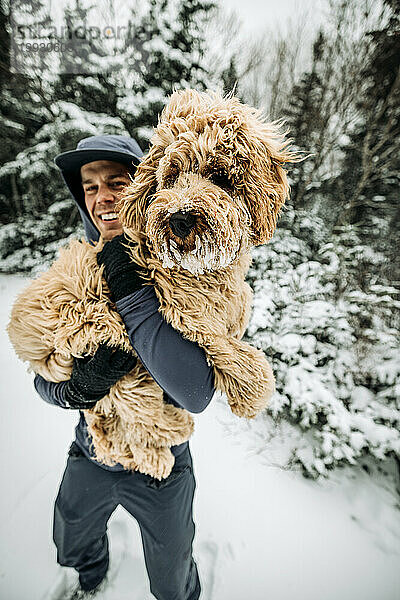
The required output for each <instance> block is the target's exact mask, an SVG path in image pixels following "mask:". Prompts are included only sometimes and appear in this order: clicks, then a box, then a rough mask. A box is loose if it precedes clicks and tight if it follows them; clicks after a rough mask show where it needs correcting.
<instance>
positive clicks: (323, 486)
mask: <svg viewBox="0 0 400 600" xmlns="http://www.w3.org/2000/svg"><path fill="white" fill-rule="evenodd" d="M26 281H27V280H26V279H25V278H22V277H17V276H9V275H8V276H4V275H3V276H1V275H0V324H1V326H0V357H1V380H0V394H1V401H2V412H1V415H2V419H1V425H0V445H1V463H0V470H1V471H0V476H1V490H2V493H1V494H0V514H1V529H0V540H1V541H0V544H1V545H0V598H2V599H3V598H4V600H51V599H52V598H54V597H55V596H56V593H57V590H58V589H60V587H62V585H63V579H66V580H67V581H74V577H75V573H74V571H73V570H71V569H66V568H61V567H59V566H58V565H57V563H56V550H55V546H54V544H53V542H52V537H51V526H52V511H53V503H54V500H55V497H56V494H57V490H58V485H59V483H60V481H61V476H62V473H63V469H64V466H65V462H66V455H67V450H68V447H69V444H70V441H71V439H72V437H73V430H74V426H75V424H76V421H77V415H76V414H75V413H74V411H63V410H61V409H58V408H56V407H52V406H50V405H47V404H46V403H44V402H42V401H41V399H40V398H39V396H38V395H37V394H36V392H35V390H34V388H33V384H32V380H33V374H29V373H27V368H26V365H25V364H23V363H22V362H20V361H19V360H18V359H17V357H16V355H15V354H14V351H13V349H12V347H11V345H10V343H9V340H8V337H7V334H6V331H5V327H6V325H7V323H8V319H9V313H10V308H11V305H12V302H13V300H14V298H15V295H16V294H17V293H18V291H19V290H20V289H21V288H22V287H23V286H24V285H25V284H26ZM194 418H195V424H196V429H195V433H194V435H193V437H192V438H191V442H190V445H191V452H192V456H193V463H194V470H195V477H196V481H197V487H196V492H195V499H194V521H195V523H196V536H195V540H194V557H195V560H196V562H197V564H198V568H199V573H200V578H201V581H202V587H203V591H202V595H201V600H244V599H247V598H249V599H250V600H294V599H296V600H378V599H379V600H398V598H399V597H400V569H399V566H400V525H399V518H398V517H399V512H398V504H399V498H398V496H397V497H396V492H395V490H394V489H393V486H389V485H385V481H386V479H385V478H384V477H383V475H382V476H381V477H379V476H375V477H372V478H371V477H370V476H369V475H367V473H366V472H365V471H363V470H362V469H358V468H353V469H350V468H348V469H342V470H340V471H339V470H337V471H334V472H333V474H332V476H331V478H330V479H329V480H325V481H323V482H314V481H311V480H306V479H304V478H303V477H302V475H301V474H300V473H298V472H294V471H290V470H285V469H282V468H280V467H279V466H278V465H279V457H277V456H276V455H274V450H273V447H272V446H267V445H266V441H265V440H266V439H267V437H268V431H265V435H264V430H265V428H266V424H265V423H264V421H263V419H262V417H258V418H257V419H255V420H254V421H252V422H247V421H245V420H241V419H238V418H237V417H236V416H235V415H233V414H232V413H231V411H230V409H229V407H228V406H227V405H226V404H225V402H224V401H223V400H222V399H214V400H213V402H212V403H211V404H210V406H209V407H208V408H207V410H206V411H204V412H203V413H201V414H199V415H194ZM109 537H110V545H111V560H113V559H114V561H113V563H114V564H112V565H111V568H112V569H113V578H112V581H111V583H110V585H109V588H108V589H107V591H105V592H104V594H103V595H102V596H101V600H128V599H129V600H151V599H152V598H154V597H153V596H152V594H151V593H150V589H149V583H148V578H147V573H146V569H145V563H144V557H143V550H142V546H141V540H140V533H139V527H138V525H137V523H136V521H135V520H134V519H133V518H132V517H131V516H130V515H128V513H126V512H125V511H124V509H122V508H121V507H118V509H117V510H116V511H115V513H114V514H113V516H112V517H111V519H110V522H109ZM99 600H100V599H99Z"/></svg>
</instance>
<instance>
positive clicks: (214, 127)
mask: <svg viewBox="0 0 400 600" xmlns="http://www.w3.org/2000/svg"><path fill="white" fill-rule="evenodd" d="M279 127H280V125H279V124H278V123H277V122H274V123H266V122H265V121H264V119H263V118H262V116H261V114H260V112H259V111H258V110H256V109H254V108H251V107H250V106H247V105H245V104H242V103H241V102H240V101H239V100H237V99H236V98H234V97H232V96H228V97H225V98H224V97H222V96H221V95H219V94H218V93H215V92H207V93H206V92H202V93H200V92H196V91H194V90H184V91H178V92H174V93H173V94H172V96H171V98H170V101H169V103H168V104H167V106H166V107H165V108H164V110H163V112H162V114H161V117H160V119H159V123H158V126H157V127H156V129H155V134H154V136H153V138H152V140H151V148H150V150H149V152H148V154H147V155H146V157H145V158H144V159H143V161H142V162H141V164H140V165H139V166H138V168H137V171H136V174H135V178H134V180H133V182H132V184H131V185H130V186H129V187H128V188H126V189H125V192H124V194H123V196H122V197H121V199H120V201H119V203H118V206H117V210H118V212H119V218H120V220H121V222H122V223H123V225H124V227H125V228H126V229H127V230H128V232H129V229H131V230H135V231H136V232H138V231H139V232H141V233H142V235H143V239H145V240H146V244H147V247H148V249H149V251H150V252H151V253H152V254H155V255H156V256H157V257H158V258H159V260H161V261H162V262H163V266H164V267H170V268H173V267H176V266H178V265H180V266H181V267H182V268H184V269H187V270H188V271H190V272H192V273H195V274H198V273H204V272H205V271H215V270H218V269H221V268H223V267H226V266H227V265H229V264H231V263H232V262H233V261H234V260H235V258H236V256H237V254H238V252H239V251H240V249H241V248H249V247H250V246H252V245H258V244H263V243H265V242H267V241H268V240H269V239H270V238H271V236H272V235H273V233H274V230H275V227H276V221H277V217H278V214H279V211H280V209H281V207H282V205H283V203H284V202H285V199H286V197H287V196H288V193H289V185H288V182H287V178H286V173H285V171H284V169H283V168H282V165H283V164H284V163H286V162H294V161H296V160H298V159H299V156H298V155H297V154H296V153H294V152H292V151H291V150H289V149H288V148H287V146H288V144H289V142H290V140H286V141H285V139H284V134H283V133H281V132H280V129H279Z"/></svg>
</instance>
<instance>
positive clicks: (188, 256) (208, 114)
mask: <svg viewBox="0 0 400 600" xmlns="http://www.w3.org/2000/svg"><path fill="white" fill-rule="evenodd" d="M285 133H286V132H285ZM285 133H282V132H281V131H280V123H278V122H274V123H267V122H265V120H264V118H263V117H262V115H261V113H260V112H259V111H258V110H256V109H254V108H251V107H249V106H247V105H245V104H243V103H241V102H240V101H239V100H238V99H236V98H234V97H233V96H231V95H229V96H228V97H222V96H221V95H220V94H218V93H215V92H203V93H199V92H196V91H194V90H183V91H178V92H174V94H173V95H172V96H171V98H170V101H169V103H168V104H167V106H166V107H165V108H164V110H163V112H162V114H161V116H160V119H159V123H158V126H157V127H156V129H155V133H154V136H153V138H152V140H151V147H150V150H149V152H148V154H147V155H146V156H145V158H144V159H143V161H142V162H141V163H140V165H139V166H138V168H137V171H136V174H135V177H134V180H133V181H132V183H131V185H129V186H128V187H127V188H125V190H124V192H123V194H122V196H121V198H120V199H119V201H118V203H117V206H116V210H117V212H118V216H119V219H120V221H121V223H122V224H123V227H124V230H125V232H126V234H127V236H128V239H129V247H128V250H129V252H130V254H131V257H132V259H133V260H134V261H135V262H136V263H137V264H138V265H140V267H142V269H141V272H142V273H143V277H144V280H145V284H146V285H147V284H148V285H153V286H154V288H155V291H156V294H157V297H158V299H159V302H160V311H161V313H162V315H163V317H164V319H165V320H166V321H167V322H169V323H170V324H171V325H172V326H173V327H174V328H175V329H176V330H178V331H180V332H181V333H182V334H183V336H184V337H186V338H187V339H189V340H191V341H194V342H197V343H198V344H199V345H200V346H202V347H203V348H204V350H205V352H206V356H207V360H208V362H209V364H210V365H212V366H213V370H214V379H215V387H216V389H217V390H219V391H221V392H223V393H225V394H226V397H227V400H228V402H229V405H230V407H231V410H232V411H233V412H234V413H235V414H236V415H238V416H241V417H246V418H253V417H254V416H256V415H257V414H258V413H259V412H260V411H261V410H263V409H264V408H265V407H266V406H267V403H268V399H269V398H270V396H271V394H272V393H273V392H274V389H275V381H274V376H273V373H272V370H271V367H270V365H269V363H268V361H267V360H266V358H265V355H264V353H263V352H262V351H261V350H258V349H256V348H254V347H252V346H251V345H250V344H247V343H245V342H243V341H241V338H242V336H243V334H244V332H245V329H246V327H247V324H248V321H249V317H250V309H251V300H252V293H251V289H250V287H249V285H248V284H247V283H246V282H245V276H246V273H247V271H248V268H249V266H250V263H251V255H250V249H251V247H252V246H254V245H258V244H264V243H266V242H268V240H269V239H270V238H271V236H272V235H273V233H274V230H275V228H276V223H277V218H278V215H279V211H280V209H281V207H282V205H283V204H284V202H285V199H286V198H287V196H288V194H289V185H288V182H287V178H286V173H285V171H284V169H283V168H282V165H283V164H284V163H287V162H295V161H297V160H299V156H298V155H297V154H296V153H295V152H293V151H292V150H290V149H289V148H288V146H289V143H290V140H287V139H285ZM177 214H178V215H181V216H182V215H183V218H184V219H186V218H187V217H189V221H188V223H190V232H188V233H187V234H185V235H182V234H176V228H174V227H173V226H172V221H171V217H172V216H173V215H175V216H176V215H177ZM174 231H175V233H174ZM102 246H103V243H102V242H101V241H100V242H99V243H98V244H97V245H96V246H95V247H93V246H91V245H90V244H88V243H86V242H85V241H84V240H81V241H78V240H76V241H73V242H72V243H71V244H70V245H69V247H68V248H65V249H62V250H60V256H59V258H58V259H57V260H56V261H55V262H54V263H53V265H52V266H51V268H50V269H49V271H48V272H47V273H44V274H42V275H40V276H39V277H38V278H37V279H36V280H34V281H33V282H32V283H31V284H30V285H29V286H28V288H27V289H26V290H24V291H23V292H22V293H21V294H20V295H19V297H18V298H17V300H16V302H15V304H14V306H13V310H12V314H11V320H10V323H9V326H8V333H9V336H10V339H11V341H12V343H13V345H14V347H15V350H16V352H17V354H18V356H19V357H20V358H21V359H23V360H27V361H29V362H30V366H31V368H32V369H33V370H34V371H36V372H39V373H40V374H41V375H42V376H43V377H45V378H47V379H48V380H52V381H62V380H65V379H68V378H69V375H70V372H71V367H72V360H73V356H82V355H84V354H93V353H94V352H95V351H96V349H97V347H98V345H99V344H100V343H102V342H108V343H109V344H111V345H112V346H116V347H117V346H119V347H122V348H124V349H126V350H130V351H132V352H133V350H132V348H131V346H130V343H129V339H128V337H127V334H126V331H125V328H124V326H123V322H122V319H121V317H120V316H119V314H118V312H117V311H116V309H115V305H114V304H113V303H112V301H111V300H110V294H109V290H108V288H107V285H106V283H105V281H104V279H103V278H102V268H99V267H98V265H97V262H96V253H97V252H98V251H99V250H100V249H101V248H102ZM85 418H86V420H87V423H88V430H89V432H90V434H91V435H92V437H93V445H94V448H95V453H96V458H97V460H99V461H101V462H103V463H105V464H109V465H111V464H114V463H115V462H120V463H121V464H123V465H124V467H125V468H127V469H131V470H139V471H141V472H143V473H147V474H149V475H151V476H153V477H156V478H158V479H162V478H164V477H167V476H168V475H169V473H170V471H171V469H172V466H173V463H174V456H173V454H172V453H171V451H170V447H171V446H172V445H175V444H180V443H182V442H184V441H185V440H187V439H189V437H190V436H191V434H192V433H193V428H194V425H193V419H192V417H191V415H190V414H189V413H188V412H187V411H186V410H184V409H180V408H176V407H174V406H172V405H169V404H166V403H165V402H163V393H162V390H161V389H160V388H159V386H158V385H157V384H156V383H155V382H154V380H153V379H152V378H151V376H150V375H149V374H148V372H147V371H146V369H145V368H144V366H143V365H142V364H141V362H140V360H138V362H137V364H136V366H135V368H134V369H133V371H132V372H131V373H129V374H128V375H126V376H125V377H123V378H122V379H121V380H120V381H119V382H118V383H117V384H116V385H115V386H113V388H112V389H111V391H110V393H109V395H108V396H106V397H105V398H103V399H102V400H100V401H99V402H98V403H97V404H96V406H95V407H94V408H93V409H91V410H86V411H85Z"/></svg>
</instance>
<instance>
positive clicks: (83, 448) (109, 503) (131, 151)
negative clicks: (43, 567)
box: [34, 135, 215, 600]
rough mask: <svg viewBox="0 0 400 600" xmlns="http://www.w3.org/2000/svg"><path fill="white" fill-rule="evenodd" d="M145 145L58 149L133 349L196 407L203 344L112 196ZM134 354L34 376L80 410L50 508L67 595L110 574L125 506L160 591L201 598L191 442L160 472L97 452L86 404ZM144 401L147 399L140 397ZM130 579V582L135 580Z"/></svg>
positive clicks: (203, 387) (79, 596) (171, 397)
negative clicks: (129, 235)
mask: <svg viewBox="0 0 400 600" xmlns="http://www.w3.org/2000/svg"><path fill="white" fill-rule="evenodd" d="M141 156H142V152H141V150H140V147H139V145H138V144H137V143H136V141H135V140H134V139H132V138H130V137H124V136H113V135H108V136H93V137H89V138H85V139H84V140H81V141H80V142H79V143H78V146H77V148H76V150H71V151H69V152H64V153H63V154H60V155H59V156H57V157H56V158H55V163H56V165H57V166H58V167H59V168H60V169H61V172H62V175H63V177H64V181H65V183H66V184H67V186H68V188H69V190H70V191H71V194H72V197H73V199H74V201H75V203H76V205H77V207H78V210H79V212H80V215H81V218H82V221H83V225H84V228H85V233H86V239H87V241H89V242H90V243H92V244H96V243H97V242H98V241H99V239H100V237H101V238H102V239H103V240H105V241H106V243H105V244H104V247H103V249H102V250H101V252H99V253H98V254H97V258H98V262H99V264H104V267H105V268H104V276H105V278H106V280H107V283H108V286H109V289H110V292H111V296H112V299H113V300H114V302H115V305H116V308H117V310H118V312H119V314H120V315H121V317H122V320H123V322H124V324H125V327H126V330H127V334H128V336H129V339H130V341H131V344H132V347H133V348H134V350H135V352H136V355H137V356H138V357H139V359H140V361H141V362H142V364H143V365H144V367H145V368H146V369H147V370H148V372H149V373H150V374H151V376H152V377H153V379H154V380H155V381H156V382H157V383H158V385H159V386H160V388H161V389H162V390H163V391H164V401H165V402H167V403H170V404H173V405H174V406H177V407H180V408H185V409H186V410H188V411H190V412H194V413H198V412H201V411H203V410H204V409H205V408H206V406H207V405H208V404H209V402H210V401H211V399H212V396H213V394H214V391H215V388H214V373H213V369H212V367H210V366H209V365H208V364H207V359H206V355H205V352H204V350H203V349H202V348H200V346H198V345H197V344H196V343H194V342H190V341H189V340H187V339H185V338H183V336H182V335H181V334H180V333H179V332H178V331H176V330H175V329H173V328H172V326H171V325H170V324H169V323H167V322H166V321H164V319H163V317H162V315H161V313H160V312H159V306H160V305H159V302H158V299H157V296H156V294H155V291H154V288H153V287H152V286H144V285H143V282H142V280H141V279H140V277H139V276H138V275H137V273H136V266H135V264H134V263H132V261H131V260H130V258H129V256H128V255H127V253H126V251H125V248H124V245H123V237H124V236H123V229H122V226H121V224H120V222H119V220H118V216H117V214H116V213H115V202H116V201H117V199H118V197H119V194H120V192H121V191H123V189H124V187H125V186H126V185H128V184H129V182H130V180H131V177H132V176H133V174H134V172H135V169H136V166H137V165H138V164H139V162H140V158H141ZM132 358H133V360H134V361H135V362H136V357H132V355H131V354H127V353H125V352H123V351H122V350H117V351H114V349H112V348H109V347H108V346H105V345H102V346H100V347H99V349H98V350H97V352H96V353H95V354H94V356H93V357H83V358H78V359H74V365H73V369H72V373H71V378H70V379H69V380H67V381H61V382H58V383H54V382H51V381H46V380H45V379H44V378H43V377H41V376H40V375H38V374H37V375H36V376H35V380H34V385H35V389H36V391H37V392H38V394H39V395H40V396H41V397H42V398H43V400H45V401H46V402H48V403H49V404H53V405H55V406H59V407H61V408H64V409H76V410H79V415H80V418H79V423H78V425H77V426H76V429H75V434H76V435H75V440H74V441H73V442H72V444H71V447H70V449H69V452H68V454H69V456H68V460H67V465H66V468H65V471H64V475H63V477H62V481H61V485H60V488H59V491H58V495H57V498H56V502H55V507H54V520H53V540H54V543H55V544H56V547H57V561H58V563H59V564H60V565H63V566H67V567H73V568H75V569H76V571H77V572H78V574H79V585H78V587H77V588H76V589H75V590H72V592H71V594H69V592H68V591H67V590H64V591H62V592H61V595H60V598H62V599H63V600H83V599H84V598H93V597H94V596H95V595H97V593H98V592H100V591H101V590H102V589H103V588H104V585H105V583H106V580H107V578H106V573H107V571H108V564H109V552H108V537H107V522H108V519H109V518H110V516H111V515H112V513H113V512H114V510H115V509H116V508H117V506H119V505H122V506H123V507H124V508H125V509H126V510H127V511H128V512H129V513H130V514H131V515H132V516H133V517H134V518H135V519H136V520H137V522H138V524H139V527H140V530H141V536H142V541H143V550H144V555H145V564H146V569H147V573H148V576H149V581H150V589H151V591H152V593H153V595H154V596H155V598H157V600H198V598H199V595H200V590H201V587H200V580H199V575H198V571H197V565H196V563H195V561H194V559H193V556H192V542H193V539H194V533H195V524H194V521H193V518H192V507H193V497H194V490H195V487H196V481H195V477H194V472H193V463H192V456H191V452H190V448H189V441H186V442H184V443H183V444H179V445H177V446H172V447H171V452H172V453H173V454H174V456H175V464H174V466H173V469H172V471H171V474H170V475H169V476H168V477H167V478H166V479H163V480H162V481H159V480H155V479H153V478H152V477H150V476H148V475H145V474H143V473H140V472H139V471H134V472H131V471H127V470H125V469H124V467H123V466H122V465H121V464H119V463H117V464H116V465H114V466H107V465H104V464H102V463H100V462H98V461H97V460H96V456H95V454H94V448H93V444H92V440H91V436H90V434H89V432H88V429H87V423H86V420H85V415H84V412H83V410H84V409H87V408H92V407H94V406H95V404H96V402H98V401H99V400H100V399H101V398H103V397H104V396H106V395H107V394H108V392H109V390H110V388H111V387H112V385H114V383H116V381H118V380H119V379H120V378H121V377H123V376H124V375H125V374H126V373H128V372H130V371H131V370H132V368H133V366H134V363H133V362H132ZM143 401H145V399H144V400H143ZM134 583H135V582H134V581H133V582H132V584H133V585H134Z"/></svg>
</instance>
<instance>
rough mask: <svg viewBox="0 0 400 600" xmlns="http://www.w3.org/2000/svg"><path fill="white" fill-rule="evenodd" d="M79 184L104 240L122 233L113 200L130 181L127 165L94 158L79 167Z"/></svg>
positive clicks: (91, 215) (90, 213)
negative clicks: (80, 179) (80, 182)
mask: <svg viewBox="0 0 400 600" xmlns="http://www.w3.org/2000/svg"><path fill="white" fill-rule="evenodd" d="M81 178H82V187H83V191H84V193H85V203H86V208H87V210H88V212H89V215H90V217H91V219H92V221H93V222H94V224H95V225H96V227H97V229H98V230H99V232H100V235H101V237H102V238H103V240H105V241H109V240H112V238H113V237H115V236H116V235H121V234H122V231H123V229H122V225H121V223H120V222H119V220H118V216H117V213H116V212H114V202H115V201H116V199H117V197H118V193H119V192H121V191H122V190H123V189H124V187H125V186H127V185H128V184H129V182H130V177H129V173H128V169H127V168H126V167H125V166H124V165H123V164H121V163H116V162H112V161H111V160H97V161H95V162H91V163H89V164H87V165H83V166H82V167H81Z"/></svg>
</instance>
